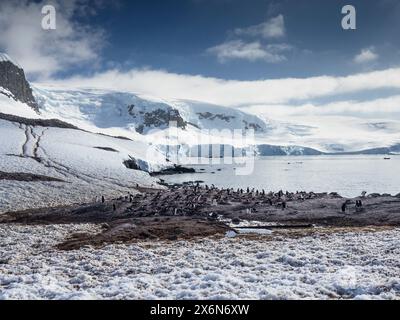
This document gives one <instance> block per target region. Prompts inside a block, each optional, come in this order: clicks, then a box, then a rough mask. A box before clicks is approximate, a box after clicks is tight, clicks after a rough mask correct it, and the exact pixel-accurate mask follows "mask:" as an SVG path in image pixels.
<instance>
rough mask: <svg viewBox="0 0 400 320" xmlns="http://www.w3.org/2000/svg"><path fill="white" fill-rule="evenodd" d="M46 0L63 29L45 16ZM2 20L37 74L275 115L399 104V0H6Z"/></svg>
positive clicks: (391, 108) (8, 47) (393, 110)
mask: <svg viewBox="0 0 400 320" xmlns="http://www.w3.org/2000/svg"><path fill="white" fill-rule="evenodd" d="M46 4H52V5H54V7H55V8H56V13H57V15H56V18H57V23H56V26H57V28H56V30H43V29H42V27H41V21H42V18H43V17H44V15H43V14H42V13H41V9H42V7H43V6H44V5H46ZM347 4H351V5H353V6H354V7H355V9H356V19H357V20H356V23H357V25H356V26H357V29H356V30H344V29H343V28H342V24H341V21H342V18H343V17H344V15H343V14H342V12H341V11H342V7H343V6H344V5H347ZM0 30H2V32H1V34H0V51H3V52H6V53H8V54H9V55H10V56H11V57H13V59H16V60H17V61H18V62H19V64H20V65H22V66H23V67H24V70H25V72H26V73H27V76H28V78H29V79H30V80H32V81H34V82H47V83H57V84H63V85H74V86H88V87H89V86H96V87H103V88H106V87H107V88H111V89H115V90H127V91H135V92H141V93H146V94H151V95H156V96H161V97H165V98H183V99H193V100H202V101H206V102H210V103H215V104H220V105H225V106H230V107H237V108H244V109H247V110H249V111H251V112H254V113H264V112H265V113H267V114H268V113H269V114H271V113H272V114H274V115H277V116H279V115H286V116H293V115H296V114H304V113H306V114H307V113H312V114H325V115H330V114H332V115H351V116H354V115H357V116H366V117H375V118H381V117H388V118H390V117H393V116H396V117H397V116H398V113H399V111H397V109H399V106H400V104H399V102H400V37H399V31H400V1H398V0H346V1H341V0H329V1H321V0H283V1H269V0H248V1H242V0H135V1H124V0H118V1H106V0H69V1H61V0H57V1H43V0H37V1H28V0H12V1H11V0H10V1H9V0H2V1H1V2H0ZM378 106H379V107H378Z"/></svg>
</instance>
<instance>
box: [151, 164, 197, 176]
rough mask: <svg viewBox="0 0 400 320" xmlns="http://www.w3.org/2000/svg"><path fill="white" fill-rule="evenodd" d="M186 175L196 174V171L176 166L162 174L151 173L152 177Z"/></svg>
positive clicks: (161, 172) (163, 171)
mask: <svg viewBox="0 0 400 320" xmlns="http://www.w3.org/2000/svg"><path fill="white" fill-rule="evenodd" d="M184 173H196V170H195V169H193V168H185V167H182V166H179V165H174V166H173V167H172V168H168V169H165V170H162V171H160V172H153V173H151V175H152V176H158V175H172V174H184Z"/></svg>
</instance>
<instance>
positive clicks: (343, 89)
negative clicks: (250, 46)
mask: <svg viewBox="0 0 400 320" xmlns="http://www.w3.org/2000/svg"><path fill="white" fill-rule="evenodd" d="M399 74H400V68H392V69H386V70H382V71H374V72H368V73H360V74H356V75H350V76H347V77H329V76H321V77H311V78H303V79H297V78H286V79H276V80H275V79H273V80H258V81H237V80H222V79H217V78H207V77H203V76H193V75H184V74H175V73H169V72H166V71H162V70H138V69H134V70H130V71H126V72H121V71H119V70H109V71H107V72H103V73H98V74H95V75H93V76H92V77H74V78H70V79H68V80H64V81H54V82H53V83H54V84H60V85H67V86H72V87H95V88H106V89H114V90H122V91H130V92H136V93H144V94H148V95H153V96H156V97H161V98H180V99H191V100H199V101H204V102H209V103H214V104H218V105H223V106H230V107H241V106H250V105H271V104H292V103H293V102H295V101H298V102H302V101H308V100H310V99H314V98H319V97H329V96H335V95H340V94H347V93H355V92H360V91H368V90H375V89H384V88H396V89H400V77H399Z"/></svg>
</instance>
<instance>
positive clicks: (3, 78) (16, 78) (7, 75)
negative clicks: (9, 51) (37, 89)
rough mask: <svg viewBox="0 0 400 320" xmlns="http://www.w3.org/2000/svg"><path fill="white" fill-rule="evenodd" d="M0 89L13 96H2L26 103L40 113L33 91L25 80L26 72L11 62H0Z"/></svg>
mask: <svg viewBox="0 0 400 320" xmlns="http://www.w3.org/2000/svg"><path fill="white" fill-rule="evenodd" d="M0 87H3V88H4V89H7V90H8V91H9V92H10V93H11V95H8V94H6V93H1V92H0V94H4V95H6V96H8V97H9V98H12V99H14V100H15V101H20V102H22V103H26V104H27V105H28V106H30V107H31V108H33V109H34V110H35V111H36V112H38V111H39V108H38V105H37V102H36V100H35V98H34V97H33V93H32V89H31V87H30V85H29V83H28V81H27V80H26V78H25V73H24V70H22V69H21V68H20V67H19V66H16V65H15V64H13V63H12V62H11V61H7V60H4V61H1V60H0Z"/></svg>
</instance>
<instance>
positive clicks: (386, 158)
mask: <svg viewBox="0 0 400 320" xmlns="http://www.w3.org/2000/svg"><path fill="white" fill-rule="evenodd" d="M383 159H384V160H390V159H391V158H388V157H385V158H383Z"/></svg>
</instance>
